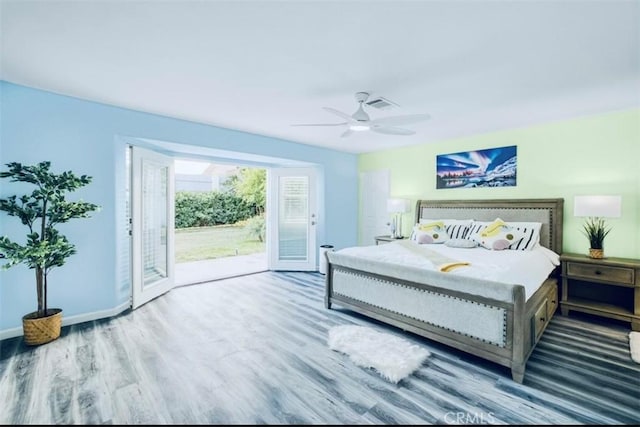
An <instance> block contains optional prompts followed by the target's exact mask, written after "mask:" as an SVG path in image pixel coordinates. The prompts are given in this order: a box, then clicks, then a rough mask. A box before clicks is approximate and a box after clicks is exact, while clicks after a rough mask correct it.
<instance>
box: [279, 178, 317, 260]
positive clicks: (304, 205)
mask: <svg viewBox="0 0 640 427" xmlns="http://www.w3.org/2000/svg"><path fill="white" fill-rule="evenodd" d="M267 181H268V201H269V206H268V207H267V219H268V222H267V224H268V229H267V230H268V236H267V238H268V242H269V244H268V245H267V253H268V259H269V269H270V270H293V271H315V270H317V267H316V257H317V256H316V252H317V251H316V224H317V222H318V215H317V206H316V204H317V201H316V172H315V170H314V169H311V168H283V169H270V170H268V171H267Z"/></svg>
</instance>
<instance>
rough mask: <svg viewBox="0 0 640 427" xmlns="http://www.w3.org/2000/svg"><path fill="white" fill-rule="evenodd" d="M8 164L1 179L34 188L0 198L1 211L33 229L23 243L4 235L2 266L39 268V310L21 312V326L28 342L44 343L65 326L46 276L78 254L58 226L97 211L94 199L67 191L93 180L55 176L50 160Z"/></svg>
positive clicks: (0, 243)
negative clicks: (72, 197) (52, 300)
mask: <svg viewBox="0 0 640 427" xmlns="http://www.w3.org/2000/svg"><path fill="white" fill-rule="evenodd" d="M7 167H8V169H9V170H8V171H6V172H4V171H3V172H0V178H8V179H9V180H10V181H11V182H22V183H28V184H32V185H34V186H35V189H34V190H33V191H32V192H31V193H30V194H25V195H22V196H15V195H14V196H10V197H7V198H1V199H0V211H4V212H6V213H7V214H8V215H10V216H15V217H18V218H19V219H20V221H21V222H22V224H23V225H25V226H26V227H27V228H28V229H29V232H28V233H27V235H26V243H25V244H24V245H21V244H19V243H16V242H13V241H12V240H11V239H9V238H8V237H7V236H3V237H0V254H2V256H3V258H5V260H6V261H7V262H6V263H5V264H4V265H3V266H2V268H4V269H7V268H10V267H12V266H14V265H17V264H25V265H26V266H27V267H29V268H31V269H33V270H34V271H35V274H36V295H37V303H38V309H37V310H36V311H34V312H32V313H29V314H26V315H25V316H23V318H22V327H23V332H24V340H25V343H26V344H28V345H39V344H45V343H47V342H50V341H53V340H55V339H56V338H58V337H59V336H60V327H61V325H62V309H60V308H49V307H48V305H47V303H48V301H47V292H48V283H47V275H48V274H49V273H50V272H51V270H52V269H53V268H54V267H60V266H62V265H64V263H65V261H66V259H67V258H68V257H69V256H71V255H73V254H74V253H75V252H76V250H75V246H74V245H73V244H72V243H70V242H69V241H68V240H67V238H66V237H65V236H63V235H62V234H60V232H59V231H58V230H57V229H56V226H58V225H59V224H62V223H65V222H68V221H69V220H71V219H73V218H87V217H89V214H90V213H91V212H92V211H94V210H96V209H98V206H97V205H94V204H93V203H87V202H83V201H77V202H72V201H67V200H66V198H65V197H66V194H67V193H68V192H71V191H75V190H77V189H78V188H80V187H83V186H85V185H87V184H89V183H90V182H91V179H92V178H91V177H89V176H86V175H82V176H76V175H74V174H73V173H72V172H70V171H67V172H63V173H61V174H54V173H53V172H51V171H50V170H49V169H50V167H51V162H40V163H38V164H37V165H33V166H28V165H23V164H20V163H16V162H12V163H7Z"/></svg>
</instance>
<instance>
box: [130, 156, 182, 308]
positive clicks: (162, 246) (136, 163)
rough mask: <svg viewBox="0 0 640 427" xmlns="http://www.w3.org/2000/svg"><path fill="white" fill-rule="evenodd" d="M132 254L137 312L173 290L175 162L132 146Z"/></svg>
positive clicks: (133, 285) (134, 305) (134, 296)
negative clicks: (144, 305) (154, 299)
mask: <svg viewBox="0 0 640 427" xmlns="http://www.w3.org/2000/svg"><path fill="white" fill-rule="evenodd" d="M132 150H133V151H132V155H131V174H132V175H131V177H132V197H131V206H132V251H133V256H132V259H133V266H132V267H133V268H132V274H133V280H132V282H133V284H132V288H133V292H132V307H133V308H134V309H135V308H137V307H139V306H141V305H142V304H144V303H146V302H147V301H149V300H151V299H153V298H155V297H157V296H159V295H162V294H164V293H165V292H167V291H169V290H170V289H171V288H173V287H174V284H175V275H174V272H175V268H174V262H175V261H174V200H173V199H174V177H173V159H172V158H171V157H168V156H164V155H162V154H159V153H156V152H154V151H150V150H147V149H143V148H140V147H135V146H134V147H132Z"/></svg>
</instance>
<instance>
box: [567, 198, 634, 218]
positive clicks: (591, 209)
mask: <svg viewBox="0 0 640 427" xmlns="http://www.w3.org/2000/svg"><path fill="white" fill-rule="evenodd" d="M621 214H622V196H575V197H574V199H573V216H590V217H599V218H619V217H620V215H621Z"/></svg>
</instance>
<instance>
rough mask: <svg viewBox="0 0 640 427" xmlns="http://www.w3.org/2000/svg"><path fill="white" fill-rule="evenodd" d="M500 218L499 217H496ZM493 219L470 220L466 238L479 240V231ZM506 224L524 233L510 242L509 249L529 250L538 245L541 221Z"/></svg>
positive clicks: (509, 222) (508, 222)
mask: <svg viewBox="0 0 640 427" xmlns="http://www.w3.org/2000/svg"><path fill="white" fill-rule="evenodd" d="M497 219H500V218H497ZM492 222H493V221H472V223H471V226H470V227H469V233H468V235H467V239H471V240H475V241H479V240H478V239H479V233H480V232H481V231H482V229H483V228H484V227H486V226H487V225H489V224H491V223H492ZM506 223H507V225H509V226H511V227H513V228H515V229H516V230H517V231H519V232H521V233H524V237H523V238H522V239H521V240H519V241H517V242H515V243H512V244H511V245H510V246H509V249H512V250H517V251H530V250H531V249H533V248H535V247H536V246H538V244H539V242H540V229H541V227H542V223H541V222H527V221H520V222H518V221H507V222H506Z"/></svg>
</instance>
